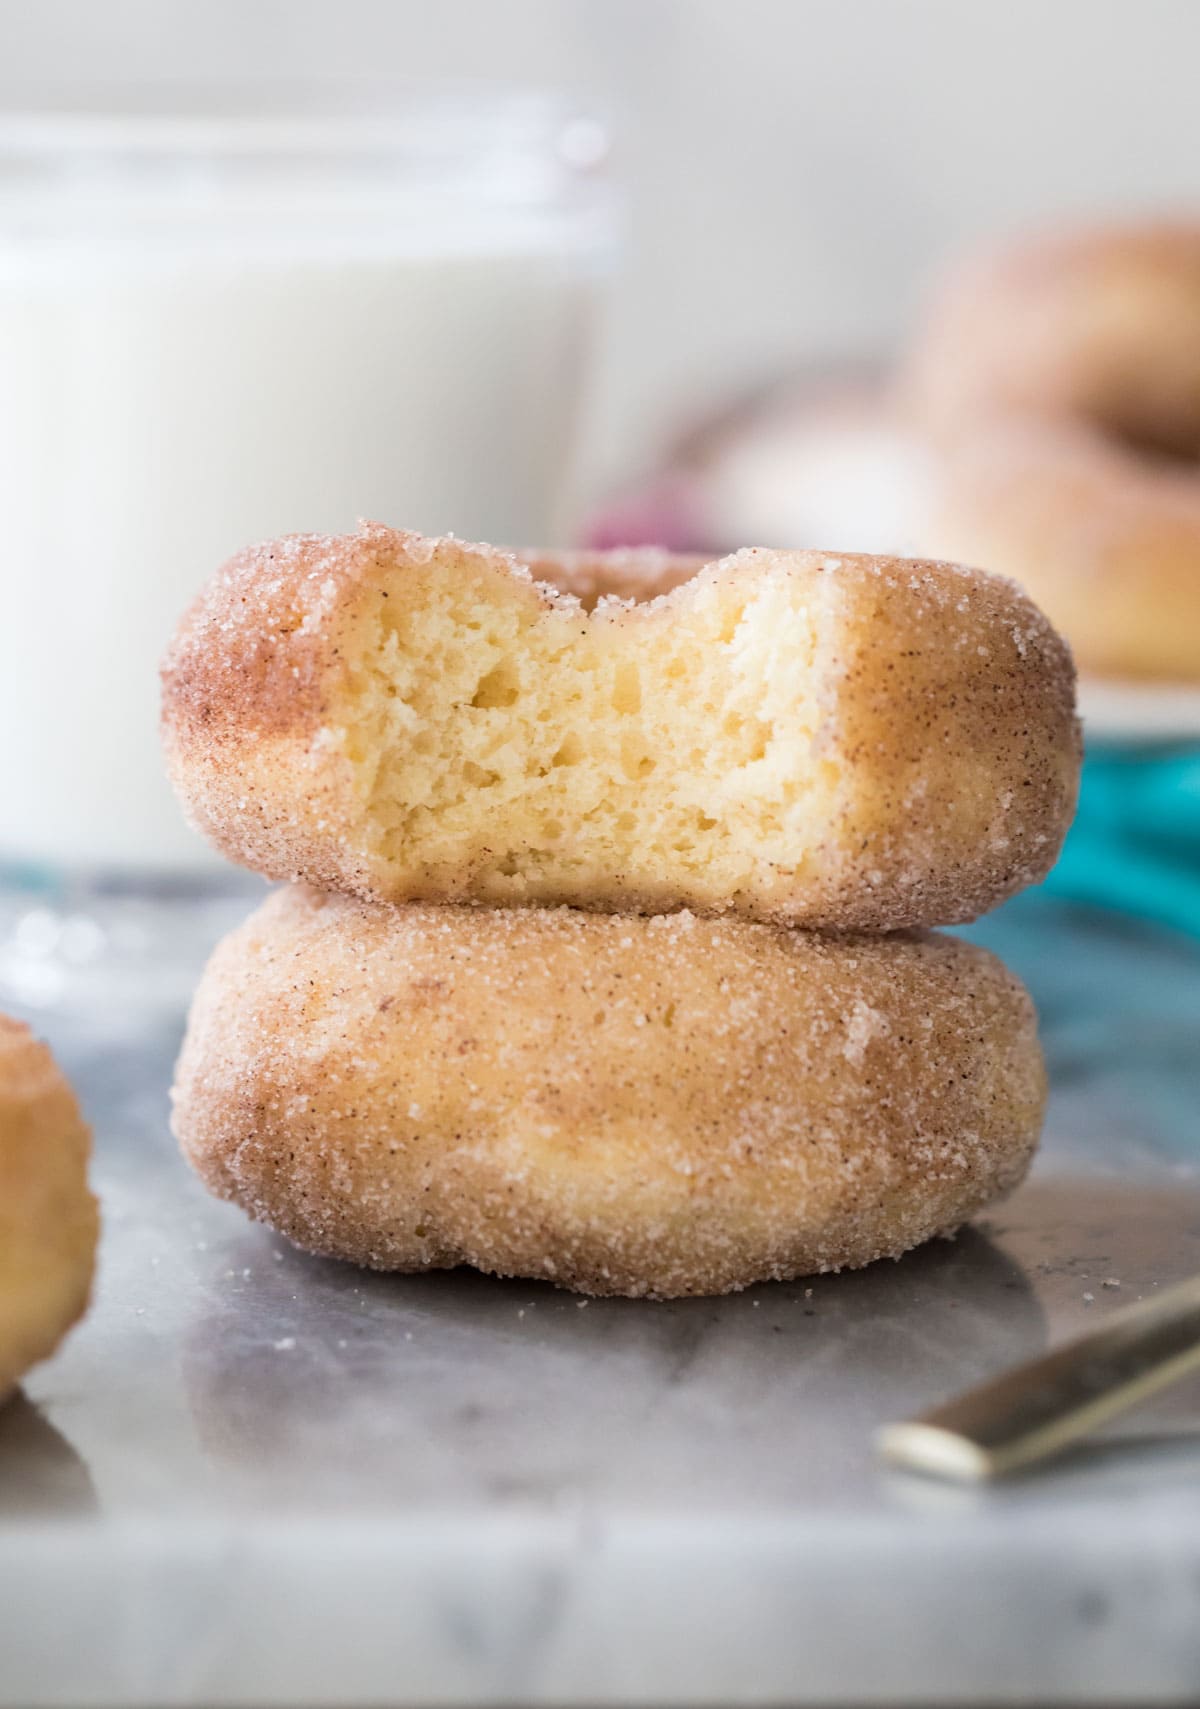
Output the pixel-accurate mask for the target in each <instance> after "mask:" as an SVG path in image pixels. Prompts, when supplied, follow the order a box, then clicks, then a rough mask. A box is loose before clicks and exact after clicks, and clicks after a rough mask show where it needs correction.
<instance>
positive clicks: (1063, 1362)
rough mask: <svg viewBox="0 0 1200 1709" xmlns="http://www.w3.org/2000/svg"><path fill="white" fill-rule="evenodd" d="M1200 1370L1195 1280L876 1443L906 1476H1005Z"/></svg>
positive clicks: (889, 1430)
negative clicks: (911, 1472) (913, 1473)
mask: <svg viewBox="0 0 1200 1709" xmlns="http://www.w3.org/2000/svg"><path fill="white" fill-rule="evenodd" d="M1196 1370H1200V1276H1195V1277H1193V1278H1192V1279H1191V1281H1188V1282H1181V1283H1180V1284H1179V1285H1178V1286H1177V1287H1173V1288H1165V1289H1164V1290H1163V1291H1162V1293H1160V1294H1155V1295H1154V1297H1153V1298H1152V1299H1149V1300H1145V1301H1141V1302H1139V1303H1138V1304H1137V1305H1133V1306H1128V1307H1126V1308H1125V1309H1124V1310H1122V1311H1119V1312H1116V1313H1114V1315H1113V1316H1112V1317H1110V1318H1108V1320H1107V1321H1106V1322H1105V1323H1104V1324H1103V1325H1102V1326H1101V1327H1100V1328H1099V1329H1097V1330H1095V1331H1093V1332H1092V1333H1091V1334H1090V1335H1083V1336H1081V1337H1080V1338H1079V1339H1078V1340H1077V1341H1070V1342H1068V1343H1067V1344H1066V1346H1065V1347H1059V1348H1057V1349H1056V1350H1055V1351H1054V1352H1052V1353H1047V1354H1046V1355H1045V1356H1044V1357H1043V1358H1040V1359H1032V1360H1030V1361H1029V1363H1028V1364H1025V1365H1018V1366H1017V1367H1016V1368H1015V1369H1013V1370H1011V1371H1006V1372H1005V1373H1004V1374H1003V1375H1002V1376H999V1377H994V1378H992V1379H991V1381H989V1382H986V1383H983V1384H981V1385H980V1387H979V1388H975V1389H971V1390H969V1391H968V1392H967V1393H966V1394H964V1395H960V1396H959V1397H958V1398H957V1399H956V1400H952V1401H948V1402H947V1403H946V1404H945V1405H944V1406H938V1407H934V1408H933V1410H932V1411H930V1412H926V1413H923V1414H922V1415H921V1417H919V1418H914V1419H910V1420H909V1421H908V1422H907V1423H904V1424H889V1425H886V1426H885V1427H884V1428H883V1430H881V1431H880V1433H879V1437H878V1439H877V1445H878V1448H879V1452H880V1453H881V1454H882V1455H883V1457H884V1459H885V1460H887V1461H888V1462H889V1463H890V1464H892V1465H896V1466H904V1467H907V1468H909V1469H911V1470H916V1471H922V1472H931V1473H933V1474H935V1475H936V1476H939V1477H945V1478H955V1479H958V1480H967V1481H979V1480H981V1479H984V1478H996V1477H1002V1476H1003V1475H1004V1474H1005V1473H1006V1472H1012V1471H1016V1470H1017V1469H1018V1468H1019V1467H1022V1466H1029V1465H1032V1464H1033V1463H1034V1461H1036V1460H1042V1459H1045V1458H1046V1457H1047V1456H1048V1455H1050V1454H1056V1453H1057V1452H1058V1451H1059V1449H1060V1448H1065V1447H1067V1446H1068V1444H1069V1443H1071V1442H1075V1441H1077V1440H1078V1439H1079V1438H1080V1437H1081V1436H1084V1435H1086V1434H1087V1433H1088V1432H1089V1431H1091V1430H1093V1429H1095V1427H1096V1426H1097V1425H1098V1424H1102V1423H1103V1422H1104V1421H1105V1420H1106V1419H1109V1418H1113V1417H1115V1415H1116V1414H1117V1413H1119V1412H1123V1411H1124V1410H1125V1409H1126V1408H1127V1407H1131V1406H1135V1405H1136V1404H1137V1403H1138V1402H1139V1401H1141V1400H1144V1399H1145V1398H1146V1396H1147V1395H1151V1394H1154V1393H1155V1392H1156V1390H1158V1389H1162V1388H1165V1387H1166V1386H1167V1385H1168V1383H1173V1382H1176V1381H1178V1379H1179V1378H1180V1377H1183V1376H1186V1375H1187V1374H1188V1372H1190V1371H1196Z"/></svg>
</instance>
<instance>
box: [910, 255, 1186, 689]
mask: <svg viewBox="0 0 1200 1709" xmlns="http://www.w3.org/2000/svg"><path fill="white" fill-rule="evenodd" d="M900 392H901V396H902V399H903V401H904V403H905V405H906V407H907V409H908V411H909V413H910V415H911V416H912V418H913V419H914V420H915V421H916V422H917V423H918V424H919V425H921V426H922V427H924V428H925V429H926V430H929V431H931V432H932V434H933V436H934V437H935V439H937V441H938V442H939V446H940V453H941V455H940V480H939V481H938V483H937V485H936V488H935V494H934V508H933V515H932V516H931V518H930V520H929V524H928V526H927V527H926V529H925V530H924V533H923V534H922V543H923V544H925V545H927V547H928V549H929V550H932V551H936V552H945V553H948V554H950V555H953V556H955V557H959V558H961V559H963V560H964V561H965V562H968V563H978V564H985V565H987V567H988V568H989V569H993V570H996V571H999V572H1000V573H1002V574H1004V575H1011V576H1013V577H1015V578H1016V579H1017V580H1018V581H1019V582H1020V583H1021V585H1022V586H1023V587H1025V588H1026V589H1027V590H1028V591H1029V593H1030V594H1031V596H1032V597H1033V598H1034V599H1035V600H1036V601H1037V602H1038V604H1039V605H1040V606H1041V607H1042V608H1043V610H1045V612H1046V614H1047V615H1048V616H1049V617H1050V619H1051V621H1052V622H1054V623H1055V624H1056V625H1057V626H1058V627H1059V628H1060V629H1061V630H1062V631H1063V633H1064V634H1066V635H1067V637H1068V638H1069V640H1070V642H1071V645H1072V647H1073V649H1074V651H1075V656H1076V658H1077V660H1078V662H1079V665H1080V668H1081V669H1082V670H1084V671H1085V672H1093V673H1095V674H1097V675H1100V676H1105V677H1118V678H1128V679H1132V680H1155V679H1157V680H1160V681H1176V682H1196V681H1200V223H1191V224H1187V223H1182V222H1177V223H1165V222H1163V223H1159V224H1155V225H1149V226H1145V227H1132V228H1114V229H1110V230H1102V231H1096V232H1085V233H1082V234H1079V233H1077V234H1073V235H1069V236H1066V237H1060V238H1052V239H1049V240H1045V241H1041V242H1036V241H1035V242H1029V243H1024V244H1021V243H1017V244H1013V245H1010V246H1007V247H1004V248H1001V249H999V250H997V251H993V252H988V253H986V254H983V255H981V256H978V257H975V258H972V259H970V260H968V261H967V262H966V263H965V264H964V265H963V266H962V267H960V268H959V269H958V270H957V271H955V272H953V273H952V274H951V275H950V277H949V278H948V279H947V281H946V283H945V285H944V287H943V289H942V290H941V291H940V292H939V293H938V294H937V295H936V297H935V298H934V301H933V303H932V304H931V307H930V311H929V314H928V316H927V319H926V323H925V326H924V329H923V331H922V332H921V333H920V334H919V336H918V338H917V340H916V343H915V345H914V349H913V352H912V355H911V357H910V359H909V361H908V364H907V367H906V369H905V372H904V374H903V376H902V381H901V385H900Z"/></svg>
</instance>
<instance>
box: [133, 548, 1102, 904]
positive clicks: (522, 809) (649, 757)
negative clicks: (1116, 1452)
mask: <svg viewBox="0 0 1200 1709" xmlns="http://www.w3.org/2000/svg"><path fill="white" fill-rule="evenodd" d="M529 557H530V561H532V562H533V563H534V564H535V566H536V569H537V573H538V574H539V575H541V576H547V577H550V576H557V578H558V579H559V580H560V581H562V582H564V583H566V584H568V585H569V586H571V587H574V588H575V589H576V590H578V591H579V592H581V593H582V594H583V595H584V596H585V600H586V603H581V601H580V600H579V599H578V598H576V597H575V596H574V594H573V593H570V592H568V593H564V592H562V591H558V590H556V589H555V588H552V587H550V586H548V585H546V584H545V583H538V582H535V581H534V580H533V578H532V576H531V575H530V572H529V569H528V568H527V567H526V564H525V563H524V562H522V561H521V560H519V559H518V558H517V557H515V556H513V555H512V554H509V553H505V552H501V551H497V550H495V549H493V548H491V547H486V546H473V545H467V544H464V543H463V542H461V541H458V540H454V539H444V540H428V539H423V538H422V537H420V536H418V535H414V534H406V533H402V532H399V531H396V530H392V529H388V528H385V527H382V526H380V525H375V524H371V525H366V526H364V527H362V528H361V529H360V530H359V531H358V532H357V533H356V534H353V535H348V536H344V537H341V538H327V537H321V536H314V535H298V536H291V537H289V538H286V539H283V540H279V541H275V542H272V543H270V544H268V545H265V546H261V547H257V548H254V549H253V550H251V551H248V552H245V553H243V554H241V556H240V557H238V558H235V559H234V560H233V561H232V563H230V564H229V565H228V566H227V567H226V568H225V569H224V570H223V571H221V572H220V573H219V574H218V576H217V577H216V578H215V579H214V580H213V582H212V583H211V584H210V586H209V587H208V588H207V590H206V591H205V592H204V594H203V595H202V596H201V598H200V599H199V600H198V602H197V603H196V605H195V606H194V607H193V609H192V611H191V612H190V613H189V615H188V617H187V618H186V619H185V621H184V623H183V625H182V628H181V630H180V632H179V634H178V636H177V638H176V641H175V643H174V645H173V647H172V649H171V651H170V654H169V656H168V658H167V660H166V663H165V666H164V678H163V680H164V700H163V707H164V711H163V727H164V738H165V744H166V751H167V756H168V762H169V765H170V769H171V774H172V776H173V778H174V781H175V784H176V787H177V789H178V791H179V793H180V796H181V799H182V800H183V802H184V805H185V808H186V809H187V811H188V813H189V816H190V817H191V818H192V820H193V821H194V823H195V824H196V825H197V826H198V827H199V828H200V829H201V830H202V831H204V832H205V833H206V834H207V835H208V836H209V838H210V839H211V840H212V841H213V842H214V843H215V844H216V846H217V847H218V848H219V849H221V850H222V851H223V852H224V853H225V854H227V855H228V856H229V857H230V858H231V859H233V860H235V861H238V862H240V863H241V864H243V865H246V866H249V867H252V868H254V869H255V870H257V871H259V872H262V873H265V874H266V875H267V876H268V877H272V878H283V879H301V880H304V881H306V882H309V883H311V884H314V885H316V886H318V887H319V888H322V889H326V890H339V891H345V892H349V893H351V894H354V895H357V896H360V897H362V898H364V899H375V900H383V901H393V902H404V901H417V900H431V901H481V902H487V903H490V904H501V905H521V904H524V903H533V902H536V903H546V904H556V903H569V904H572V905H575V906H579V907H585V908H594V909H605V910H615V911H627V912H646V913H650V912H658V911H662V910H667V909H671V908H675V907H688V908H691V909H693V910H695V911H698V912H703V913H705V914H719V913H723V912H726V911H732V912H737V913H740V914H743V915H746V916H749V917H752V918H758V919H770V920H779V921H786V922H788V923H793V924H803V925H809V926H816V927H833V928H838V929H869V930H876V929H883V930H890V929H894V928H898V927H906V926H912V925H931V924H946V923H952V922H955V921H959V920H966V919H971V918H974V917H975V916H976V915H978V914H980V913H982V912H984V911H985V910H986V909H988V908H990V907H992V906H994V905H995V904H996V903H997V902H999V901H1001V900H1002V899H1003V898H1004V897H1006V896H1009V895H1011V894H1013V893H1014V892H1016V891H1018V890H1020V889H1022V888H1024V887H1025V886H1026V885H1029V884H1032V883H1036V882H1037V881H1038V880H1039V879H1041V878H1042V877H1043V876H1044V875H1045V873H1046V871H1047V870H1048V869H1049V867H1050V865H1051V864H1052V862H1053V860H1054V858H1055V856H1056V854H1057V852H1058V849H1059V846H1060V844H1061V841H1062V838H1063V835H1064V834H1065V831H1066V828H1067V825H1068V823H1069V821H1070V817H1071V813H1072V811H1073V807H1074V800H1075V791H1076V785H1077V777H1078V765H1079V741H1078V728H1077V725H1076V721H1075V716H1074V698H1073V697H1074V673H1073V667H1072V664H1071V660H1070V656H1069V653H1068V652H1067V649H1066V647H1065V646H1064V644H1063V643H1062V641H1061V640H1060V638H1059V637H1058V636H1057V634H1056V633H1055V632H1054V630H1053V629H1052V628H1051V627H1050V625H1049V624H1048V623H1047V622H1046V620H1045V619H1044V618H1043V617H1042V615H1041V613H1040V612H1039V611H1038V610H1037V609H1036V607H1034V606H1033V605H1032V604H1031V603H1030V602H1029V601H1028V599H1026V598H1025V596H1024V595H1023V594H1021V593H1020V592H1019V591H1018V590H1017V589H1016V588H1015V587H1013V586H1012V585H1011V584H1009V583H1007V582H1005V581H1002V580H999V579H997V578H994V577H989V576H986V575H984V574H982V573H979V572H973V571H967V570H963V569H961V568H958V567H956V566H955V565H952V564H945V563H935V562H916V561H907V560H903V559H893V558H872V557H864V556H846V555H836V554H827V553H819V552H782V551H768V550H762V549H748V550H746V551H743V552H739V553H736V554H735V555H734V556H732V557H730V558H727V559H724V560H722V561H721V562H719V563H716V564H712V565H709V566H707V567H705V568H701V569H700V570H699V571H698V573H694V574H693V573H692V572H693V571H694V570H695V562H694V561H692V560H674V559H671V558H669V557H666V556H665V555H662V554H649V555H647V554H637V553H633V554H629V553H619V554H615V555H613V557H611V558H606V557H605V556H604V555H602V554H596V555H591V556H583V555H577V556H576V557H575V558H574V559H571V560H567V561H563V562H560V561H558V560H554V559H551V558H548V557H545V556H542V557H534V556H532V555H529ZM606 587H616V588H617V589H619V591H620V592H621V594H622V595H628V594H629V593H631V592H636V593H638V594H640V595H641V596H643V597H642V598H641V600H640V601H637V602H634V601H630V600H628V599H614V598H605V597H602V595H603V593H604V590H605V588H606ZM663 588H670V590H671V591H669V592H665V593H660V590H661V589H663ZM656 593H657V594H659V597H653V596H654V595H655V594H656ZM597 601H598V603H596V602H597ZM587 603H594V604H595V609H594V610H591V611H589V610H588V609H586V604H587Z"/></svg>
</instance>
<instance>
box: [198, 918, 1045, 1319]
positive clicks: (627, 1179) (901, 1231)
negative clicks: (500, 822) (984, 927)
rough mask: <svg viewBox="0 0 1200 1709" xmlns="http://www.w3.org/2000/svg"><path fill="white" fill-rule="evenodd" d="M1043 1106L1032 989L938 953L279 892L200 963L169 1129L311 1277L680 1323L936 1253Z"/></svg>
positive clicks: (890, 940) (1016, 1170)
mask: <svg viewBox="0 0 1200 1709" xmlns="http://www.w3.org/2000/svg"><path fill="white" fill-rule="evenodd" d="M1044 1091H1045V1080H1044V1073H1043V1067H1042V1059H1041V1054H1040V1052H1039V1049H1038V1043H1037V1036H1036V1027H1035V1019H1034V1013H1033V1007H1032V1005H1031V1003H1030V1000H1029V997H1028V995H1027V994H1026V992H1025V990H1024V988H1023V987H1022V986H1021V985H1020V983H1019V982H1018V981H1017V980H1016V979H1015V978H1014V977H1013V976H1012V975H1011V974H1010V973H1008V972H1007V971H1006V970H1005V969H1004V968H1003V967H1002V966H1001V965H1000V963H999V962H997V961H996V960H995V959H994V958H993V957H992V956H990V955H989V954H987V953H986V952H985V951H983V950H981V949H978V948H975V947H974V946H972V945H970V944H967V943H965V942H963V941H961V940H959V939H956V938H947V937H938V936H936V935H933V934H929V933H918V934H912V935H904V934H901V935H896V936H891V937H843V938H822V937H820V936H817V935H814V934H809V933H804V932H794V931H789V930H787V929H785V928H781V927H778V926H772V925H767V924H762V923H759V922H755V921H747V920H739V919H731V918H724V919H716V920H713V919H701V918H699V917H698V916H696V915H694V914H691V913H687V912H678V913H674V914H669V915H661V916H654V917H650V918H645V917H621V916H617V915H602V914H592V913H584V912H581V911H580V910H578V909H568V908H555V909H550V908H518V909H486V908H472V907H456V906H431V905H426V904H412V905H409V906H407V907H401V908H393V907H388V906H382V905H379V904H369V903H362V902H358V901H355V900H353V899H350V898H346V897H333V896H322V895H319V894H317V893H316V892H313V891H310V890H307V889H303V888H292V889H287V890H283V891H280V892H277V893H276V894H275V895H273V896H272V897H271V898H269V899H268V901H267V902H266V903H265V904H264V906H263V907H262V908H261V909H260V910H259V911H258V913H256V914H255V915H254V916H253V917H252V918H251V919H250V920H249V921H248V922H247V923H246V924H245V925H243V926H242V927H241V928H240V929H239V930H237V931H236V932H234V933H233V934H232V936H230V937H229V938H227V939H226V940H225V942H224V943H223V944H222V945H221V946H220V947H219V948H218V949H217V951H216V953H215V955H214V956H213V958H212V961H211V962H210V964H209V967H208V970H207V972H206V974H205V976H204V979H203V982H202V984H201V986H200V989H199V992H198V993H197V996H196V1001H195V1005H194V1008H193V1011H192V1016H191V1021H190V1024H189V1027H188V1033H187V1037H186V1040H185V1043H184V1047H183V1052H182V1056H181V1059H180V1063H179V1069H178V1074H177V1079H176V1088H175V1093H174V1123H175V1131H176V1133H177V1135H178V1137H179V1139H180V1141H181V1143H182V1147H183V1150H184V1152H185V1154H186V1155H187V1157H188V1159H189V1160H190V1162H191V1163H192V1165H193V1167H194V1168H195V1169H196V1170H197V1171H198V1173H199V1174H200V1175H201V1177H202V1178H203V1180H204V1181H205V1182H206V1184H207V1185H208V1187H209V1188H210V1189H211V1190H212V1191H213V1192H214V1193H216V1194H217V1195H218V1196H220V1197H221V1198H225V1199H231V1200H233V1201H234V1202H236V1203H237V1204H239V1205H241V1206H242V1207H243V1209H245V1210H247V1211H248V1212H249V1213H250V1214H251V1215H252V1216H254V1217H256V1218H258V1219H260V1220H261V1221H263V1222H266V1223H269V1224H270V1225H271V1226H272V1227H273V1228H276V1229H278V1230H279V1231H280V1232H281V1233H283V1234H285V1235H286V1236H287V1237H288V1238H289V1239H291V1240H293V1241H295V1242H296V1244H297V1245H299V1246H302V1247H305V1248H307V1249H308V1250H309V1251H311V1252H316V1253H321V1254H324V1255H326V1256H329V1257H334V1258H342V1259H348V1260H350V1261H351V1262H354V1263H357V1264H363V1265H369V1266H371V1267H373V1268H377V1269H384V1270H425V1269H440V1268H446V1267H449V1266H452V1265H457V1264H471V1265H474V1266H476V1267H477V1268H479V1269H481V1270H487V1271H491V1272H495V1273H497V1274H500V1275H509V1276H526V1277H540V1278H543V1279H546V1280H549V1281H552V1282H555V1283H557V1284H559V1285H560V1286H562V1287H567V1288H574V1289H577V1290H579V1291H581V1292H584V1293H596V1294H628V1295H653V1296H658V1297H670V1296H674V1295H682V1294H712V1293H723V1292H727V1291H730V1290H734V1289H738V1288H744V1287H746V1286H748V1285H749V1284H750V1283H752V1282H756V1281H761V1280H764V1279H767V1278H773V1277H775V1278H780V1277H789V1276H798V1275H803V1274H806V1273H808V1272H815V1271H820V1270H836V1269H840V1268H842V1267H846V1266H857V1265H862V1264H867V1263H870V1262H871V1261H872V1260H873V1259H876V1258H880V1257H896V1256H898V1255H899V1254H900V1253H902V1252H905V1251H906V1250H907V1249H908V1248H909V1247H912V1246H915V1245H917V1244H918V1243H919V1242H920V1241H923V1240H928V1239H929V1238H930V1236H932V1235H935V1234H939V1233H948V1232H950V1231H952V1230H953V1229H955V1228H957V1227H958V1226H959V1225H960V1224H961V1223H962V1222H963V1221H964V1220H965V1219H966V1218H968V1217H970V1216H971V1215H973V1214H974V1213H975V1212H976V1211H977V1210H978V1209H979V1208H980V1207H981V1206H982V1205H985V1204H987V1203H988V1202H989V1201H991V1200H992V1199H994V1198H996V1197H997V1195H999V1194H1003V1193H1006V1192H1008V1191H1009V1190H1010V1189H1011V1188H1012V1187H1014V1186H1015V1185H1016V1184H1017V1182H1019V1181H1020V1179H1021V1178H1022V1176H1023V1175H1024V1173H1025V1170H1026V1167H1027V1165H1028V1163H1029V1160H1030V1157H1031V1154H1032V1152H1033V1149H1034V1146H1035V1144H1036V1141H1037V1137H1038V1132H1039V1128H1040V1124H1041V1118H1042V1108H1043V1099H1044Z"/></svg>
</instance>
